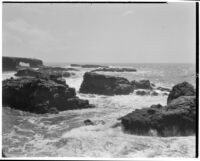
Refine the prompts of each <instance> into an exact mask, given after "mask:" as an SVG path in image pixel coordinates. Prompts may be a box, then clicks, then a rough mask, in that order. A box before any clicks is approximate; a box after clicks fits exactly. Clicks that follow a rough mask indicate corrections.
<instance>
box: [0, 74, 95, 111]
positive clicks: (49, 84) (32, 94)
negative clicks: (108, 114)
mask: <svg viewBox="0 0 200 161" xmlns="http://www.w3.org/2000/svg"><path fill="white" fill-rule="evenodd" d="M2 92H3V105H4V106H9V107H11V108H15V109H19V110H22V111H28V112H32V113H37V114H44V113H58V111H65V110H72V109H82V108H91V107H93V106H92V105H90V104H89V102H88V100H82V99H79V98H78V97H76V93H75V89H74V88H70V87H69V86H68V85H67V84H65V82H63V80H59V78H58V79H57V78H55V79H54V80H53V79H42V78H35V77H22V78H18V79H12V78H11V79H7V80H4V81H3V90H2Z"/></svg>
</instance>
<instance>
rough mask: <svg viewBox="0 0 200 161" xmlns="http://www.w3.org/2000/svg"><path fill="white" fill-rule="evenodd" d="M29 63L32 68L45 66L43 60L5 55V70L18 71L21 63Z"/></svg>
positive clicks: (3, 61) (3, 62) (3, 60)
mask: <svg viewBox="0 0 200 161" xmlns="http://www.w3.org/2000/svg"><path fill="white" fill-rule="evenodd" d="M21 62H22V63H28V64H29V66H30V67H31V68H38V67H40V66H43V62H42V60H39V59H31V58H18V57H5V56H3V59H2V64H3V71H16V70H17V69H18V67H20V63H21Z"/></svg>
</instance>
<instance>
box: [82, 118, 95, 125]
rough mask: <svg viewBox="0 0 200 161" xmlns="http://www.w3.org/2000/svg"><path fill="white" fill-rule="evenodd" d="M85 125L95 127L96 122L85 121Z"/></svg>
mask: <svg viewBox="0 0 200 161" xmlns="http://www.w3.org/2000/svg"><path fill="white" fill-rule="evenodd" d="M84 124H85V125H87V126H88V125H94V122H92V121H91V120H90V119H87V120H84Z"/></svg>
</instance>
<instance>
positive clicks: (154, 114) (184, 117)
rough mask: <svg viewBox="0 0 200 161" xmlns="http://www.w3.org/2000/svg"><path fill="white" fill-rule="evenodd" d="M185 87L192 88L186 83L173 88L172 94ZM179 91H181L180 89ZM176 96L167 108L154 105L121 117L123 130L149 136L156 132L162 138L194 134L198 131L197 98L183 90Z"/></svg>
mask: <svg viewBox="0 0 200 161" xmlns="http://www.w3.org/2000/svg"><path fill="white" fill-rule="evenodd" d="M183 86H184V87H185V86H187V87H191V86H192V85H190V84H189V83H185V82H184V83H181V84H178V85H176V86H174V87H173V90H172V92H173V93H174V90H175V89H177V87H181V89H182V87H183ZM178 89H179V90H178V91H180V88H178ZM189 89H191V88H189ZM183 91H185V92H183ZM191 91H192V90H191ZM186 94H187V95H186ZM171 95H172V94H171ZM173 96H174V95H173ZM176 96H177V97H175V98H174V99H173V100H172V99H170V102H168V105H167V106H161V105H160V104H159V105H152V106H151V107H149V108H143V109H136V110H135V111H133V112H132V113H129V114H127V115H126V116H123V117H121V118H120V120H121V124H122V127H123V129H124V130H125V131H127V132H130V133H133V134H140V135H149V133H150V132H151V131H156V133H157V134H158V135H160V136H177V135H178V136H179V135H183V136H187V135H191V134H194V133H195V130H196V97H195V96H194V93H193V92H191V93H190V95H189V93H188V91H187V90H182V92H179V94H178V95H176ZM169 97H170V98H172V97H171V96H169ZM168 99H169V98H168Z"/></svg>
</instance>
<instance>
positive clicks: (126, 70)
mask: <svg viewBox="0 0 200 161" xmlns="http://www.w3.org/2000/svg"><path fill="white" fill-rule="evenodd" d="M98 71H103V72H136V71H137V70H136V69H134V68H109V67H106V68H99V69H95V70H93V72H98Z"/></svg>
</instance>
